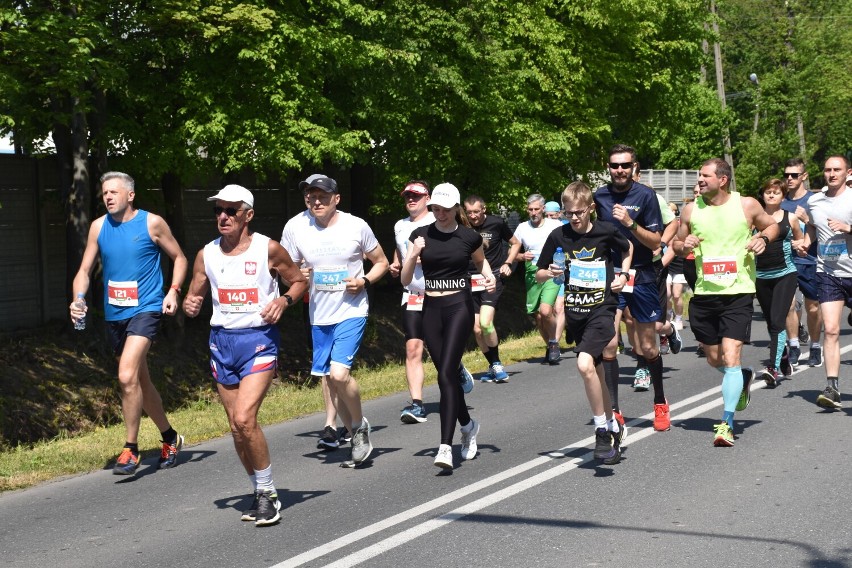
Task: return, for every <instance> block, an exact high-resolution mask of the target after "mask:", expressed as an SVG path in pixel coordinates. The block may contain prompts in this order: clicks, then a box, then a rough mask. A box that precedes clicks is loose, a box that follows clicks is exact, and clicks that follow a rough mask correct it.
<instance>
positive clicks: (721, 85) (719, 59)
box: [710, 0, 737, 191]
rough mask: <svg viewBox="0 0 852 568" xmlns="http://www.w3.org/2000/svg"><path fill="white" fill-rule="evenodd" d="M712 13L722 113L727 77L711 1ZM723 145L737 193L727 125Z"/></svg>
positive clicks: (714, 60) (714, 52) (725, 106)
mask: <svg viewBox="0 0 852 568" xmlns="http://www.w3.org/2000/svg"><path fill="white" fill-rule="evenodd" d="M710 13H711V14H712V16H713V33H714V34H715V35H716V41H714V42H713V62H714V63H715V64H716V93H717V94H718V95H719V104H721V105H722V111H724V110H725V109H726V108H727V103H725V76H724V74H723V73H722V48H721V46H720V45H719V22H718V20H717V19H716V0H710ZM722 144H724V146H725V161H726V162H728V164H730V166H731V191H736V189H737V183H736V178H735V177H734V157H733V156H732V155H731V133H730V131H729V130H728V125H727V124H726V125H725V127H724V130H723V138H722Z"/></svg>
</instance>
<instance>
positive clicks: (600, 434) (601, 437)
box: [594, 428, 618, 461]
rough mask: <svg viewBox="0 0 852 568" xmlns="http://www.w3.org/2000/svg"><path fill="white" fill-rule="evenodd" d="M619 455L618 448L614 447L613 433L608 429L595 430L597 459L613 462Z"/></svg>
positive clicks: (595, 453)
mask: <svg viewBox="0 0 852 568" xmlns="http://www.w3.org/2000/svg"><path fill="white" fill-rule="evenodd" d="M617 455H618V448H616V447H615V446H614V445H613V441H612V433H611V432H610V431H609V430H607V429H606V428H597V429H595V452H594V456H595V459H596V460H598V461H604V460H611V459H612V458H614V457H615V456H617Z"/></svg>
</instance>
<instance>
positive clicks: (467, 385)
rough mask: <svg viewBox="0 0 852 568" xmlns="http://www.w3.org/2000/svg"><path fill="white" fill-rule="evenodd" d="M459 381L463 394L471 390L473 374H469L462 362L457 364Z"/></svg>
mask: <svg viewBox="0 0 852 568" xmlns="http://www.w3.org/2000/svg"><path fill="white" fill-rule="evenodd" d="M459 382H460V383H461V387H462V390H463V391H464V394H468V393H469V392H470V391H472V390H473V375H471V374H470V371H468V370H467V367H465V366H464V363H462V364H461V365H459Z"/></svg>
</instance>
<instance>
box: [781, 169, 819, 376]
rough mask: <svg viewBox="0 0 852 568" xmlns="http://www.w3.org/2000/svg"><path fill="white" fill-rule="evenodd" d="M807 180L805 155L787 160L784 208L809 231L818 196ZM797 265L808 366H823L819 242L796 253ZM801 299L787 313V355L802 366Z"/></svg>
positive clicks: (802, 227)
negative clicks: (810, 205)
mask: <svg viewBox="0 0 852 568" xmlns="http://www.w3.org/2000/svg"><path fill="white" fill-rule="evenodd" d="M807 179H808V172H807V171H805V162H804V161H803V160H802V159H801V158H792V159H790V160H787V162H786V163H785V164H784V183H785V185H786V186H787V195H786V196H785V197H784V200H783V201H782V202H781V209H783V210H784V211H789V212H790V213H793V214H794V215H795V216H796V217H798V219H799V224H800V226H801V229H802V232H804V231H805V226H806V224H807V223H808V222H809V221H810V217H809V216H808V212H807V207H808V201H810V199H811V197H813V195H814V193H813V192H812V191H810V190H809V189H808V188H807V186H806V185H805V180H807ZM793 264H794V265H795V267H796V271H797V272H798V275H797V278H798V284H799V291H800V292H801V293H802V296H803V297H804V304H805V313H806V316H807V330H808V336H809V337H810V340H811V346H810V353H809V354H808V365H809V366H811V367H819V366H821V365H822V347H820V343H819V340H820V334H821V330H822V315H821V314H820V310H819V298H818V294H817V292H818V290H817V260H816V243H813V244H812V245H811V247H810V248H809V249H808V252H807V254H805V255H804V256H800V255H798V254H794V255H793ZM797 302H798V301H797V300H793V306H791V307H792V308H793V309H791V310H790V311H789V312H788V314H787V354H788V357H787V358H788V359H789V361H790V364H791V365H792V366H793V367H797V366H798V365H799V355H800V354H801V346H800V345H799V342H800V341H807V340H808V338H807V337H804V334H803V333H801V332H800V331H799V330H800V329H801V327H802V326H801V321H800V319H799V310H798V309H797V308H798V307H800V306H801V304H799V305H798V306H797V305H796V304H797Z"/></svg>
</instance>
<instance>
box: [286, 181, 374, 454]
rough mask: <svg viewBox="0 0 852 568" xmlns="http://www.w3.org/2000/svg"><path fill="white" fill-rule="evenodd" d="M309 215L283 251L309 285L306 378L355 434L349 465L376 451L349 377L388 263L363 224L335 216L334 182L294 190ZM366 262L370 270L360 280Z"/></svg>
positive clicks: (291, 230) (290, 231) (295, 226)
mask: <svg viewBox="0 0 852 568" xmlns="http://www.w3.org/2000/svg"><path fill="white" fill-rule="evenodd" d="M299 189H301V190H302V191H303V192H304V194H305V200H306V204H307V205H308V207H309V210H310V213H311V215H310V216H309V217H308V216H305V215H303V214H301V213H300V214H299V215H297V216H296V217H295V218H294V219H296V221H295V222H292V223H289V222H288V223H287V226H286V227H285V228H284V232H283V234H282V235H281V244H282V245H283V246H284V248H285V249H286V250H287V251H288V252H289V253H290V256H291V257H292V258H293V261H294V262H295V263H297V264H299V263H302V262H304V268H303V273H305V274H306V276H307V277H308V281H309V282H310V303H309V311H310V316H311V329H312V336H313V345H314V352H313V364H312V366H311V374H312V375H314V376H319V377H322V379H323V380H324V381H326V382H327V384H328V389H329V392H330V394H331V398H332V400H333V401H336V405H337V412H338V414H339V415H340V418H341V419H342V420H343V423H344V425H345V426H346V427H347V429H349V430H350V431H351V432H352V462H353V464H352V465H358V464H360V463H362V462H364V461H365V460H366V459H367V458H368V457H369V455H370V452H372V450H373V446H372V444H371V443H370V423H369V422H368V421H367V418H366V417H364V416H363V414H362V411H361V393H360V390H359V389H358V384H357V383H356V382H355V379H354V378H353V377H352V375H351V374H350V370H351V368H352V363H353V361H354V359H355V355H356V354H357V353H358V349H359V347H360V346H361V339H362V337H363V335H364V329H365V327H366V324H367V313H368V310H369V303H368V298H367V288H368V287H369V286H370V284H371V283H373V282H376V281H378V280H379V279H380V278H381V277H382V276H384V275H385V272H387V270H388V260H387V258H386V257H385V253H384V251H383V250H382V247H381V245H380V244H379V242H378V240H376V236H375V234H373V231H372V229H370V227H369V226H368V225H367V223H366V222H365V221H364V220H363V219H361V218H359V217H356V216H354V215H351V214H349V213H344V212H342V211H338V210H337V205H338V203H340V194H339V193H338V192H337V182H336V181H335V180H333V179H331V178H329V177H325V176H317V175H314V176H311V177H310V178H308V179H307V180H305V181H303V182H301V183H300V184H299ZM364 258H366V259H367V260H369V261H370V262H371V263H372V264H373V265H372V267H371V268H370V270H369V272H366V273H365V272H364Z"/></svg>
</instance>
